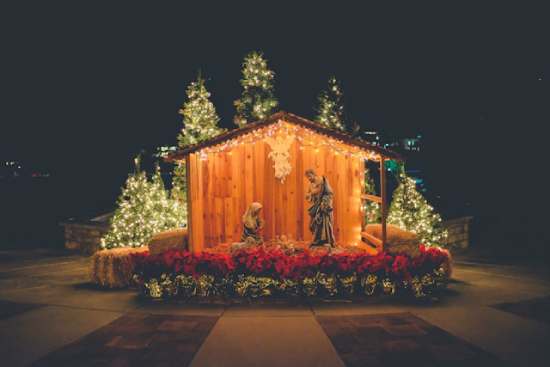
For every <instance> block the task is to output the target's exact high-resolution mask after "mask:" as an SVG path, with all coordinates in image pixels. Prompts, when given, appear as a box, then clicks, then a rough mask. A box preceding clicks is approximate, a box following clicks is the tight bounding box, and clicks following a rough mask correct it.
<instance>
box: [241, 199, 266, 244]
mask: <svg viewBox="0 0 550 367" xmlns="http://www.w3.org/2000/svg"><path fill="white" fill-rule="evenodd" d="M261 211H262V204H260V203H256V202H254V203H252V204H250V206H249V207H248V208H247V209H246V212H245V213H244V215H243V235H242V236H241V241H242V242H245V243H248V244H251V243H254V244H257V245H259V244H261V243H263V242H264V239H263V238H262V235H261V233H260V231H261V229H262V228H263V227H264V221H263V219H262V218H260V212H261Z"/></svg>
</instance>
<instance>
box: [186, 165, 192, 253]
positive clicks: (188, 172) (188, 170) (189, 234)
mask: <svg viewBox="0 0 550 367" xmlns="http://www.w3.org/2000/svg"><path fill="white" fill-rule="evenodd" d="M185 181H186V182H185V184H186V186H187V246H188V247H189V248H188V250H189V251H193V233H192V230H193V226H192V223H191V222H192V218H193V215H192V214H191V207H192V206H193V205H191V159H190V155H189V154H187V155H186V156H185Z"/></svg>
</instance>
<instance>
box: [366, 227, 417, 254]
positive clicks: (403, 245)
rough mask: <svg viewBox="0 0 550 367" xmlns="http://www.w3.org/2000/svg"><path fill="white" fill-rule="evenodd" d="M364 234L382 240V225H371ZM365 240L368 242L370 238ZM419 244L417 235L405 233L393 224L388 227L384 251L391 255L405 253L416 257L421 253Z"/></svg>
mask: <svg viewBox="0 0 550 367" xmlns="http://www.w3.org/2000/svg"><path fill="white" fill-rule="evenodd" d="M364 232H365V233H367V234H368V235H370V236H374V237H376V238H377V239H380V240H381V239H382V225H381V224H369V225H367V226H366V227H365V230H364ZM365 238H366V239H367V240H368V236H365ZM419 244H420V242H419V241H418V237H417V236H416V234H415V233H413V232H409V231H405V230H403V229H401V228H399V227H396V226H394V225H392V224H388V225H386V246H385V247H384V251H386V252H388V253H390V254H397V253H403V254H407V255H409V256H411V257H415V256H418V254H419V253H420V250H419V248H418V246H419ZM374 245H376V244H374Z"/></svg>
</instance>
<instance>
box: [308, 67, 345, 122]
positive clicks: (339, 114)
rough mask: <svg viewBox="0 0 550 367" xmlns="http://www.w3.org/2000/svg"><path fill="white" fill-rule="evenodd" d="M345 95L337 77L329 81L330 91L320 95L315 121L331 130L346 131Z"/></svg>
mask: <svg viewBox="0 0 550 367" xmlns="http://www.w3.org/2000/svg"><path fill="white" fill-rule="evenodd" d="M342 97H343V93H342V88H340V84H339V83H338V81H337V80H336V78H335V77H331V78H329V80H328V89H327V90H324V91H322V92H321V94H319V98H318V101H319V107H318V109H317V117H316V118H315V120H316V121H317V122H319V123H320V124H321V125H323V126H326V127H328V128H330V129H335V130H342V131H343V130H345V129H346V126H345V123H344V105H343V101H342Z"/></svg>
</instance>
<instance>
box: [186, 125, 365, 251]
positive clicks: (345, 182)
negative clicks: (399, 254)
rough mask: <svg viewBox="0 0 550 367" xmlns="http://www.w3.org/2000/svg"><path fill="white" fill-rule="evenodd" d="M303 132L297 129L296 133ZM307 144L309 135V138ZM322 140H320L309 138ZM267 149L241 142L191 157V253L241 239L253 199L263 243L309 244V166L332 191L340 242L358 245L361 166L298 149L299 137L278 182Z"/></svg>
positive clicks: (318, 149)
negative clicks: (260, 214)
mask: <svg viewBox="0 0 550 367" xmlns="http://www.w3.org/2000/svg"><path fill="white" fill-rule="evenodd" d="M302 134H304V132H303V131H301V130H298V132H297V135H299V136H300V135H302ZM308 137H309V138H308V141H309V142H310V143H311V141H312V135H311V134H309V135H308ZM315 139H324V137H323V136H320V135H319V136H313V140H315ZM269 152H270V147H269V146H268V145H267V144H266V143H265V142H263V141H257V142H255V143H251V144H242V145H239V146H237V147H235V148H233V149H232V150H230V151H226V152H221V153H209V154H208V156H207V159H203V160H202V159H200V158H199V155H198V153H192V154H190V156H189V166H190V169H189V191H190V192H189V196H190V199H191V202H190V206H191V207H190V212H191V218H190V219H191V226H192V230H191V246H192V249H193V250H194V251H200V250H201V249H203V248H205V247H212V246H215V245H217V244H219V243H232V242H238V241H240V237H241V233H242V216H243V214H244V212H245V210H246V207H247V206H248V205H250V203H252V202H253V201H257V202H260V203H262V205H263V218H264V219H265V222H266V225H265V228H264V239H266V240H268V239H272V238H275V237H276V236H280V235H286V236H287V237H288V238H291V239H295V240H305V241H309V240H311V233H310V231H309V215H308V212H307V209H308V207H309V204H308V203H307V202H306V200H305V194H306V192H307V188H308V186H309V182H308V181H307V179H306V177H305V175H304V172H305V170H306V169H308V168H313V169H315V171H316V172H317V174H320V175H325V176H326V177H327V179H328V180H329V182H330V184H331V186H332V189H333V191H334V232H335V236H336V240H337V242H338V243H346V244H350V243H357V242H359V241H360V232H361V223H362V220H361V218H362V213H361V211H360V205H361V198H360V197H361V187H362V184H363V177H364V163H363V160H362V159H361V158H358V157H349V156H346V155H345V154H342V153H339V152H337V151H335V150H333V149H331V148H330V147H324V146H320V145H319V144H314V145H313V146H310V145H302V144H301V143H300V142H299V141H298V140H297V139H295V140H294V142H293V143H292V146H291V148H290V160H291V165H292V171H291V173H290V175H288V176H287V177H286V179H285V182H284V183H281V182H280V181H279V180H278V179H276V178H275V176H274V174H275V170H274V168H273V161H272V160H271V158H269V157H268V154H269Z"/></svg>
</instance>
